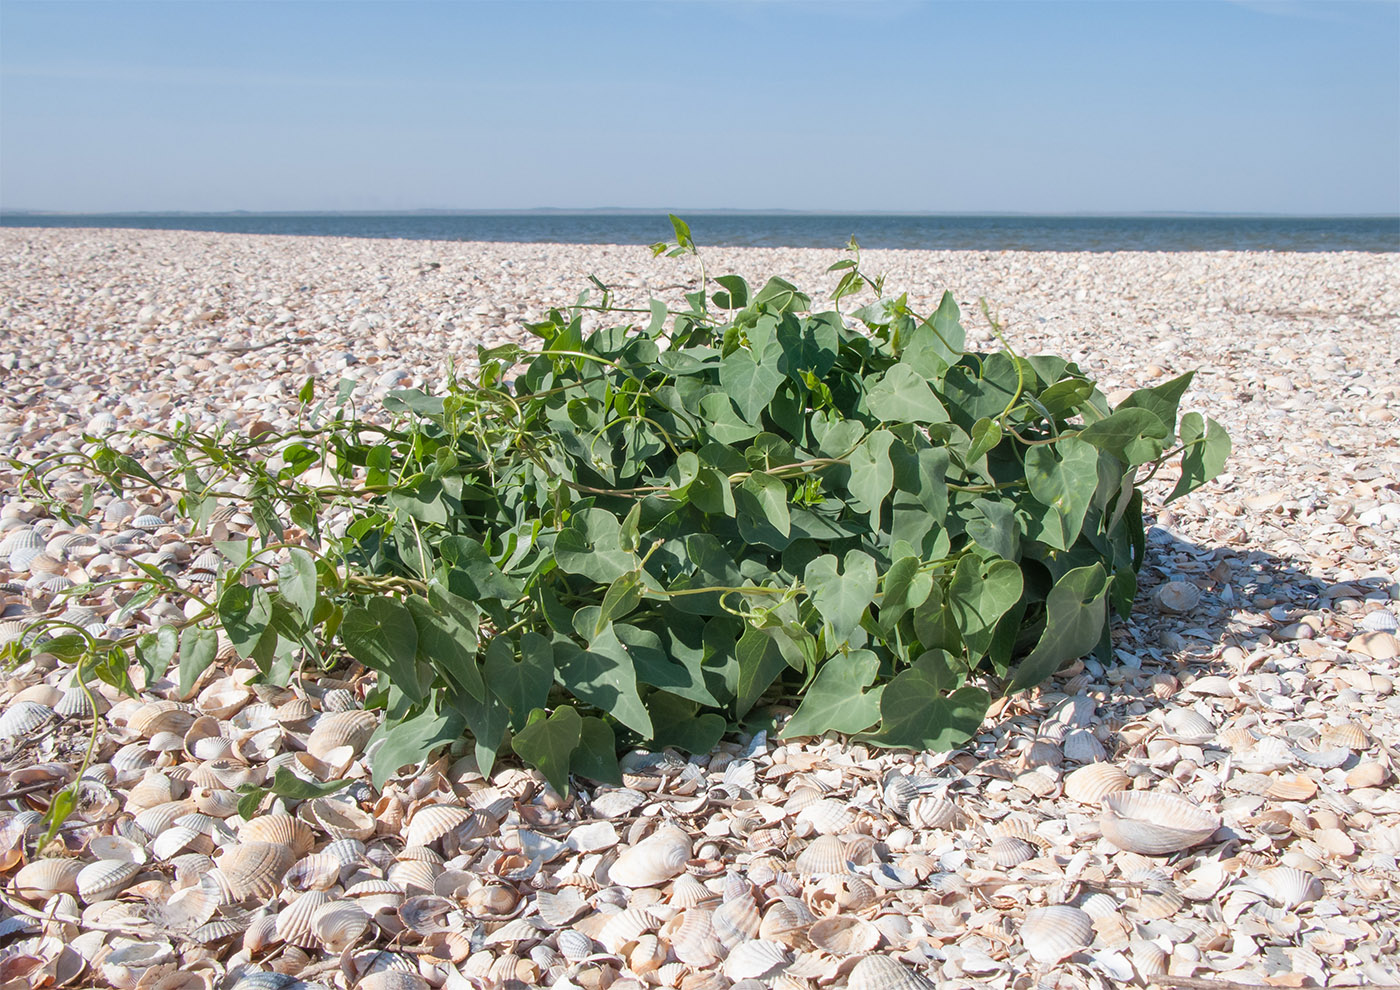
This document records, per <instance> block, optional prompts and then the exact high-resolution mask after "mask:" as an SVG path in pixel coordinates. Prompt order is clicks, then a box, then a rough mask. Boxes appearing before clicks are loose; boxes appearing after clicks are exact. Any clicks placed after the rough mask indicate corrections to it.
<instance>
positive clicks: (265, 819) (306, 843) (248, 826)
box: [238, 815, 316, 859]
mask: <svg viewBox="0 0 1400 990" xmlns="http://www.w3.org/2000/svg"><path fill="white" fill-rule="evenodd" d="M238 841H239V842H270V843H272V844H274V845H281V846H288V847H290V849H291V851H292V856H293V858H294V859H300V858H301V857H302V856H305V855H306V854H307V853H309V852H310V851H311V848H312V847H313V846H314V845H316V836H315V834H314V833H313V832H312V831H311V828H310V827H309V826H308V825H307V824H306V823H305V822H303V821H299V820H297V819H296V818H293V817H292V816H291V815H260V816H258V817H257V818H254V819H253V820H252V821H249V822H246V823H245V824H244V825H243V827H242V828H240V829H239V830H238Z"/></svg>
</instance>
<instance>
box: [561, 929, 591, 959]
mask: <svg viewBox="0 0 1400 990" xmlns="http://www.w3.org/2000/svg"><path fill="white" fill-rule="evenodd" d="M554 944H555V945H556V946H558V947H559V954H560V955H561V956H563V957H564V958H565V959H568V960H570V961H573V962H576V961H578V960H580V959H584V958H586V957H588V956H591V955H592V954H593V940H592V939H591V938H589V937H588V936H587V935H585V934H583V932H579V931H575V930H574V929H572V928H565V929H564V930H563V931H561V932H559V933H558V934H557V935H556V936H555V937H554Z"/></svg>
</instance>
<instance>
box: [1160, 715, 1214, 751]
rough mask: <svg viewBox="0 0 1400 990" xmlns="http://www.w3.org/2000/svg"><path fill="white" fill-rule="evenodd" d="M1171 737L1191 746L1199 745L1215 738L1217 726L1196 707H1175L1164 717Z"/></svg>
mask: <svg viewBox="0 0 1400 990" xmlns="http://www.w3.org/2000/svg"><path fill="white" fill-rule="evenodd" d="M1162 727H1163V728H1164V729H1165V730H1166V734H1167V736H1168V737H1169V738H1171V739H1175V740H1176V741H1177V742H1182V743H1186V744H1187V745H1190V746H1199V745H1202V744H1204V743H1208V742H1210V741H1211V740H1212V739H1214V738H1215V726H1213V725H1211V724H1210V721H1209V720H1208V719H1207V718H1206V717H1205V716H1203V715H1201V714H1200V713H1199V712H1197V711H1196V710H1195V709H1192V708H1173V709H1172V710H1171V711H1169V712H1167V714H1166V716H1165V717H1164V718H1163V719H1162Z"/></svg>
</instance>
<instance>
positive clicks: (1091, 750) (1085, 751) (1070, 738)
mask: <svg viewBox="0 0 1400 990" xmlns="http://www.w3.org/2000/svg"><path fill="white" fill-rule="evenodd" d="M1060 748H1061V749H1062V750H1063V751H1064V754H1065V759H1067V760H1069V761H1070V762H1071V763H1097V762H1098V761H1100V760H1103V759H1105V758H1107V756H1108V750H1106V749H1104V745H1103V743H1101V742H1099V737H1098V736H1096V735H1094V733H1093V732H1091V731H1090V730H1088V729H1070V730H1069V731H1068V732H1066V733H1065V740H1064V742H1063V743H1062V744H1061V746H1060Z"/></svg>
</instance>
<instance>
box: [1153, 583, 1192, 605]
mask: <svg viewBox="0 0 1400 990" xmlns="http://www.w3.org/2000/svg"><path fill="white" fill-rule="evenodd" d="M1152 600H1153V601H1154V602H1156V603H1157V607H1158V608H1159V609H1161V610H1162V611H1163V612H1189V611H1191V610H1192V609H1193V608H1195V607H1196V606H1197V605H1198V604H1199V603H1200V601H1201V589H1200V588H1198V587H1196V586H1195V585H1194V584H1192V583H1191V582H1190V581H1168V582H1167V583H1166V584H1163V585H1161V586H1159V587H1158V588H1157V590H1156V591H1154V592H1153V593H1152Z"/></svg>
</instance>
